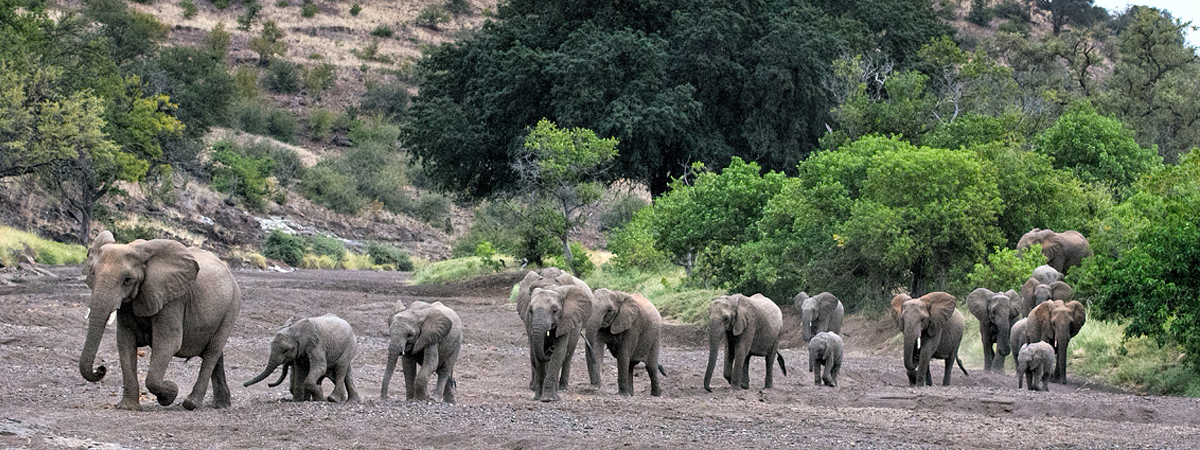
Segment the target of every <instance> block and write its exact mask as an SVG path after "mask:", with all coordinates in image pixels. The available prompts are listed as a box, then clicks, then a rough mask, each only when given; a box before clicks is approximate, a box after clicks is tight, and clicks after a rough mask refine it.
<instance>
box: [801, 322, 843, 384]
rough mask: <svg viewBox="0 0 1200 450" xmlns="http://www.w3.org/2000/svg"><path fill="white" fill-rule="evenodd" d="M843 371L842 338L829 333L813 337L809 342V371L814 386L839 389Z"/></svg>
mask: <svg viewBox="0 0 1200 450" xmlns="http://www.w3.org/2000/svg"><path fill="white" fill-rule="evenodd" d="M822 368H824V371H822ZM841 369H842V337H841V336H838V335H837V333H833V332H829V331H825V332H821V333H817V335H816V336H813V338H812V339H811V340H809V341H808V371H809V372H812V373H813V384H815V385H817V386H820V385H821V384H824V385H826V386H831V387H837V376H838V371H840V370H841Z"/></svg>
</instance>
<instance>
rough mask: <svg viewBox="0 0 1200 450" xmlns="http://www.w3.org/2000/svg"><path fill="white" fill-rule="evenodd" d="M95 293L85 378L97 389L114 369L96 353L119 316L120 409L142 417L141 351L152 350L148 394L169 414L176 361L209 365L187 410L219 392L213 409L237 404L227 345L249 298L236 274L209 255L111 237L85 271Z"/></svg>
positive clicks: (96, 245)
mask: <svg viewBox="0 0 1200 450" xmlns="http://www.w3.org/2000/svg"><path fill="white" fill-rule="evenodd" d="M83 275H84V280H85V282H86V283H87V286H88V288H91V290H92V296H91V300H90V302H89V304H88V309H89V317H88V328H87V334H86V336H85V339H84V344H83V351H82V352H81V353H80V356H79V374H80V375H82V376H83V378H84V379H85V380H87V381H90V382H93V383H95V382H98V381H100V380H101V379H103V378H104V374H105V373H107V371H108V370H107V368H106V367H104V366H100V367H96V368H95V369H94V370H93V368H92V364H93V363H94V362H95V360H96V350H97V349H98V348H99V347H100V339H101V337H102V336H103V335H104V328H105V326H106V325H107V322H108V317H109V315H111V314H112V313H113V312H114V311H116V313H117V353H118V356H119V358H120V362H121V400H120V402H118V403H117V408H119V409H130V410H140V409H141V408H142V406H141V404H140V403H139V401H138V396H139V393H140V392H141V389H140V387H139V386H138V373H137V364H138V356H137V349H138V347H145V346H150V348H151V349H152V351H151V353H150V369H149V370H148V371H147V372H146V390H148V391H150V393H151V394H154V396H155V397H157V400H158V403H159V404H160V405H163V406H167V405H170V404H171V403H173V402H174V401H175V397H176V395H178V393H179V388H178V386H176V385H175V383H174V382H172V381H168V380H164V379H163V377H164V376H165V375H166V372H167V365H168V364H170V362H171V359H172V357H180V358H193V357H196V356H199V357H200V359H201V360H202V362H201V364H200V373H199V375H197V377H196V384H195V385H193V386H192V392H191V393H190V394H188V397H187V399H185V400H184V401H183V407H184V408H186V409H188V410H192V409H195V408H196V407H198V406H200V405H201V404H202V403H203V401H204V394H205V393H206V392H207V391H208V383H209V381H210V380H211V381H212V384H213V402H212V406H213V407H214V408H227V407H229V404H230V398H229V385H228V383H227V382H226V380H225V364H224V359H225V358H224V356H223V354H224V349H225V341H227V340H228V339H229V334H230V333H231V332H232V331H233V324H234V322H236V321H237V317H238V311H239V310H240V309H241V305H242V294H241V291H240V290H239V289H238V285H237V282H236V281H234V279H233V274H232V273H230V272H229V267H228V266H226V265H225V263H224V262H222V261H221V260H220V259H218V258H217V257H216V255H213V254H212V253H210V252H207V251H204V250H200V249H198V248H195V247H185V246H184V245H183V244H180V243H179V242H176V241H173V240H169V239H154V240H150V241H143V240H140V239H139V240H136V241H133V242H130V243H129V244H118V243H116V241H115V240H114V239H113V235H112V233H110V232H108V231H104V232H102V233H100V235H99V236H97V237H96V239H95V240H94V241H92V246H91V248H89V249H88V253H87V261H86V262H85V263H84V265H83Z"/></svg>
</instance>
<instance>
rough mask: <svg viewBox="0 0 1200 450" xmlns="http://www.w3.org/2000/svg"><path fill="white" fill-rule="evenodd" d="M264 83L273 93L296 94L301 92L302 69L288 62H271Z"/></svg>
mask: <svg viewBox="0 0 1200 450" xmlns="http://www.w3.org/2000/svg"><path fill="white" fill-rule="evenodd" d="M263 81H264V83H266V85H267V89H268V90H270V91H271V92H274V93H277V94H295V93H297V92H300V67H299V66H298V65H296V64H295V63H291V62H288V61H283V60H274V61H271V65H270V66H269V67H268V68H267V74H266V77H265V79H264V80H263Z"/></svg>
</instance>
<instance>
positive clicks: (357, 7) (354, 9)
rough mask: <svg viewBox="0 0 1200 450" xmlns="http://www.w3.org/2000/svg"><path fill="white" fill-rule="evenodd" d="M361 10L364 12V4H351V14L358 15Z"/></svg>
mask: <svg viewBox="0 0 1200 450" xmlns="http://www.w3.org/2000/svg"><path fill="white" fill-rule="evenodd" d="M360 12H362V6H360V5H359V4H358V3H355V4H353V5H351V6H350V15H352V16H357V15H358V13H360Z"/></svg>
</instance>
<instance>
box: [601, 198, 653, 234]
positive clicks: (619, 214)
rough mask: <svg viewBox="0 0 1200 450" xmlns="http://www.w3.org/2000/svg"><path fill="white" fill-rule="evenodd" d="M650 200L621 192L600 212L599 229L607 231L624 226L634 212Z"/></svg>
mask: <svg viewBox="0 0 1200 450" xmlns="http://www.w3.org/2000/svg"><path fill="white" fill-rule="evenodd" d="M649 204H650V202H647V201H646V200H644V199H642V198H641V197H638V196H636V195H633V194H628V193H627V194H622V195H618V196H617V197H616V198H614V199H612V201H611V202H609V204H608V205H605V206H606V207H605V208H604V212H603V213H601V214H600V231H608V230H613V229H616V228H620V227H623V226H625V224H627V223H629V221H630V220H632V219H633V215H634V213H637V212H638V211H640V210H641V209H642V208H645V207H646V206H647V205H649Z"/></svg>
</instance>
